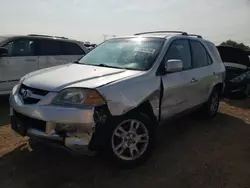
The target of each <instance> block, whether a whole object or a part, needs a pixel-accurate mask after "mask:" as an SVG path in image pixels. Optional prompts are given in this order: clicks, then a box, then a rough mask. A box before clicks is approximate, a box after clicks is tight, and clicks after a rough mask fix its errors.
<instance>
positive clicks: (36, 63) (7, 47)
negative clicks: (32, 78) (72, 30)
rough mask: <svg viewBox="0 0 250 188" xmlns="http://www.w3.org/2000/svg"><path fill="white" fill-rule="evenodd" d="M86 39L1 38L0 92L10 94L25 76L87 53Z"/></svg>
mask: <svg viewBox="0 0 250 188" xmlns="http://www.w3.org/2000/svg"><path fill="white" fill-rule="evenodd" d="M88 51H89V50H88V49H87V48H86V47H85V45H84V43H83V42H79V41H75V40H70V39H68V38H65V37H55V36H47V35H27V36H11V37H10V36H9V37H0V95H4V94H9V93H10V92H11V90H12V88H13V86H14V85H16V84H17V83H18V82H19V80H20V78H22V77H23V76H24V75H26V74H28V73H30V72H33V71H37V70H40V69H44V68H48V67H52V66H56V65H62V64H66V63H72V62H74V61H77V60H78V59H79V58H81V57H82V56H84V55H85V54H86V53H88Z"/></svg>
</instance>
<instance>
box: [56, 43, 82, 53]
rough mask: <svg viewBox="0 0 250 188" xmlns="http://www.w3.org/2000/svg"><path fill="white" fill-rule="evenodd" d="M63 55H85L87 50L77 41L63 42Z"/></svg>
mask: <svg viewBox="0 0 250 188" xmlns="http://www.w3.org/2000/svg"><path fill="white" fill-rule="evenodd" d="M61 45H62V46H61V47H62V53H63V55H85V52H84V51H83V50H82V48H80V46H78V45H77V44H75V43H71V42H61Z"/></svg>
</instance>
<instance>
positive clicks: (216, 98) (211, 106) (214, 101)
mask: <svg viewBox="0 0 250 188" xmlns="http://www.w3.org/2000/svg"><path fill="white" fill-rule="evenodd" d="M219 104H220V88H219V87H215V88H214V89H213V91H212V93H211V95H210V97H209V99H208V101H207V102H206V103H205V104H204V105H203V106H202V108H201V112H202V116H203V117H204V118H207V119H213V118H215V117H216V115H217V113H218V109H219Z"/></svg>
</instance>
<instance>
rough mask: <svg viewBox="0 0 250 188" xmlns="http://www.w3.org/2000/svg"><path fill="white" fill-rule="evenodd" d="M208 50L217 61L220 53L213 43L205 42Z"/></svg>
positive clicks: (219, 58)
mask: <svg viewBox="0 0 250 188" xmlns="http://www.w3.org/2000/svg"><path fill="white" fill-rule="evenodd" d="M206 44H207V46H208V48H209V50H210V51H211V52H212V53H213V55H214V56H215V58H216V59H217V60H219V61H221V56H220V53H219V51H218V49H217V48H216V46H215V45H214V44H213V43H210V42H207V43H206Z"/></svg>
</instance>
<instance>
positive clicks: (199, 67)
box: [190, 40, 216, 105]
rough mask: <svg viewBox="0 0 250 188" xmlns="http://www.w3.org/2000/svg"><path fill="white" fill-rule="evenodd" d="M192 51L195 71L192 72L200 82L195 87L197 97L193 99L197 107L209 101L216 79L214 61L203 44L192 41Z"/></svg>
mask: <svg viewBox="0 0 250 188" xmlns="http://www.w3.org/2000/svg"><path fill="white" fill-rule="evenodd" d="M190 45H191V51H192V65H193V68H194V69H193V70H192V71H191V72H192V73H191V74H192V75H193V77H194V78H196V79H198V80H199V81H198V82H197V83H195V84H194V85H193V87H192V88H193V90H192V92H193V95H195V96H196V97H194V98H192V101H193V103H194V104H195V105H199V104H202V103H204V102H206V101H207V100H208V97H209V91H210V88H211V85H212V84H213V83H214V81H213V80H214V78H215V77H216V75H215V74H213V73H214V70H213V67H212V65H211V64H212V59H211V58H210V56H209V55H208V52H207V51H206V49H205V47H204V46H203V44H202V43H201V42H199V41H195V40H190Z"/></svg>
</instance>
